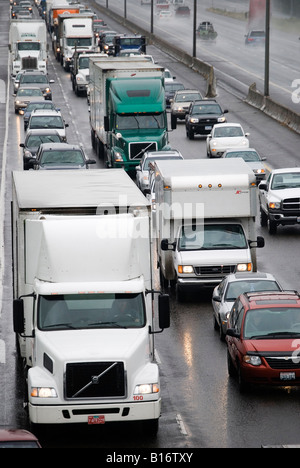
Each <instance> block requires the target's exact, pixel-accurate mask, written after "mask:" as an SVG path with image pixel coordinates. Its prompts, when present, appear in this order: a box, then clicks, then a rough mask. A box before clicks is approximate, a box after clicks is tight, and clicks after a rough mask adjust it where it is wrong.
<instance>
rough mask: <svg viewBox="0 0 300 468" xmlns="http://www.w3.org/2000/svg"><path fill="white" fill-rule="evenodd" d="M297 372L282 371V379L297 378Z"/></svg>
mask: <svg viewBox="0 0 300 468" xmlns="http://www.w3.org/2000/svg"><path fill="white" fill-rule="evenodd" d="M295 378H296V375H295V372H280V380H295Z"/></svg>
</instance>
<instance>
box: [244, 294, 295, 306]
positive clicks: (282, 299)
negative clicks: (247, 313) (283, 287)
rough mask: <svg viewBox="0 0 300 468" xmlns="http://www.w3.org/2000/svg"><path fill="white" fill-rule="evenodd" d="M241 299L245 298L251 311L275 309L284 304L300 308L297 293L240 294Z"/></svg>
mask: <svg viewBox="0 0 300 468" xmlns="http://www.w3.org/2000/svg"><path fill="white" fill-rule="evenodd" d="M241 297H245V299H246V301H247V302H248V304H249V306H250V308H251V309H256V308H257V309H258V308H261V307H262V306H266V307H268V308H269V307H274V306H275V307H276V306H282V305H284V304H286V305H288V306H289V307H293V306H294V307H295V306H297V307H300V296H299V293H298V292H297V291H265V292H257V293H256V292H247V293H243V294H241Z"/></svg>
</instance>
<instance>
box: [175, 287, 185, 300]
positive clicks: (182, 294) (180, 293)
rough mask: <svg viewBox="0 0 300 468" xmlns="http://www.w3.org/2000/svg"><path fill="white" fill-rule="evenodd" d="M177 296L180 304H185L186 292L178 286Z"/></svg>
mask: <svg viewBox="0 0 300 468" xmlns="http://www.w3.org/2000/svg"><path fill="white" fill-rule="evenodd" d="M176 296H177V300H178V302H185V300H186V293H185V290H184V289H183V288H182V287H181V286H179V285H178V284H177V286H176Z"/></svg>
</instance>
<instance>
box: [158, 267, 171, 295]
mask: <svg viewBox="0 0 300 468" xmlns="http://www.w3.org/2000/svg"><path fill="white" fill-rule="evenodd" d="M159 281H160V286H161V288H162V290H163V291H165V290H166V289H167V288H168V286H169V282H168V280H167V279H166V278H165V277H164V274H163V272H162V271H161V268H160V269H159Z"/></svg>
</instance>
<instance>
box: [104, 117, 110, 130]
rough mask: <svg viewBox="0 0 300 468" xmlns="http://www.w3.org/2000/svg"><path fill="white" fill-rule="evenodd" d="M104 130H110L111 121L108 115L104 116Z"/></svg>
mask: <svg viewBox="0 0 300 468" xmlns="http://www.w3.org/2000/svg"><path fill="white" fill-rule="evenodd" d="M104 130H105V131H106V132H108V131H109V121H108V117H107V115H106V116H105V117H104Z"/></svg>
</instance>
